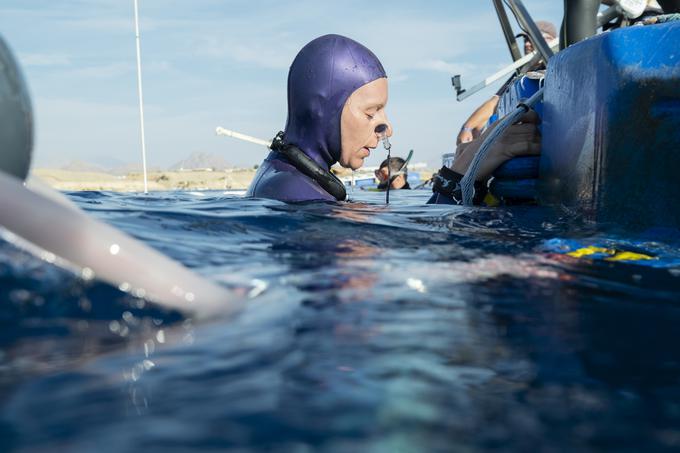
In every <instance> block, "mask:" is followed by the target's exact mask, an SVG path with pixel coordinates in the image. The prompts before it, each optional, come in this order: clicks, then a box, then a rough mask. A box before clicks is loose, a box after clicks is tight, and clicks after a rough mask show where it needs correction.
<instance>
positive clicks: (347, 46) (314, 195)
mask: <svg viewBox="0 0 680 453" xmlns="http://www.w3.org/2000/svg"><path fill="white" fill-rule="evenodd" d="M382 77H387V75H386V74H385V69H384V68H383V66H382V64H381V63H380V60H378V57H376V56H375V55H374V54H373V52H371V51H370V50H368V49H367V48H366V47H364V46H363V45H361V44H359V43H358V42H356V41H354V40H352V39H349V38H346V37H344V36H340V35H324V36H321V37H319V38H316V39H314V40H313V41H311V42H310V43H308V44H307V45H306V46H304V47H303V48H302V50H300V52H299V53H298V54H297V56H296V57H295V60H293V63H292V64H291V67H290V71H289V73H288V119H287V121H286V128H285V130H284V136H283V141H284V142H285V143H286V144H290V145H295V146H297V147H298V148H299V149H300V150H302V151H303V152H304V153H305V154H306V155H307V156H309V157H311V158H312V159H313V160H314V161H315V162H316V163H317V164H319V165H320V166H321V167H323V168H325V169H326V170H328V169H330V167H331V165H333V164H334V163H336V162H337V161H338V160H339V159H340V151H341V140H340V117H341V115H342V110H343V107H344V106H345V102H346V101H347V99H348V98H349V97H350V95H351V94H352V93H353V92H354V91H356V90H357V89H358V88H360V87H362V86H364V85H366V84H367V83H370V82H372V81H374V80H377V79H379V78H382ZM319 191H320V192H319ZM248 195H250V196H255V197H262V198H274V199H278V200H283V201H303V200H308V199H334V198H333V197H332V196H330V194H327V193H326V192H325V191H324V190H323V189H321V188H320V187H319V186H318V184H317V183H316V182H315V181H314V180H312V179H311V178H309V177H307V176H305V175H304V174H302V173H300V172H299V171H298V170H297V169H295V167H293V166H292V165H290V163H289V162H287V161H286V159H285V158H284V157H283V156H282V155H281V154H280V153H277V152H272V153H271V154H270V155H269V156H268V157H267V159H265V161H264V162H263V164H262V166H261V167H260V169H259V171H258V173H257V175H255V179H254V180H253V182H252V183H251V186H250V188H249V190H248Z"/></svg>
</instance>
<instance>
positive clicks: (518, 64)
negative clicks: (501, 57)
mask: <svg viewBox="0 0 680 453" xmlns="http://www.w3.org/2000/svg"><path fill="white" fill-rule="evenodd" d="M558 44H559V41H558V40H553V41H551V42H550V43H549V45H550V48H551V49H553V50H556V49H557V45H558ZM536 54H538V52H537V51H535V50H534V51H533V52H530V53H528V54H526V55H525V56H523V57H522V58H520V59H519V60H517V61H515V62H514V63H512V64H511V65H509V66H506V67H504V68H503V69H501V70H499V71H498V72H496V73H495V74H492V75H490V76H489V77H487V78H486V79H484V80H482V81H481V82H479V83H478V84H476V85H474V86H472V87H470V88H468V89H466V90H465V92H463V93H461V94H460V95H459V96H457V97H456V99H457V100H458V101H462V100H464V99H467V98H469V97H470V96H472V95H473V94H475V93H476V92H478V91H479V90H481V89H483V88H486V87H488V86H489V85H491V84H492V83H494V82H495V81H496V80H498V79H500V78H502V77H503V76H505V75H508V74H510V73H511V72H513V71H514V70H516V69H517V68H519V67H521V66H524V65H525V64H527V63H529V62H530V61H531V60H532V58H534V57H535V56H536Z"/></svg>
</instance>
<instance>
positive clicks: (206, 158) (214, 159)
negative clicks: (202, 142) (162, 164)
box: [168, 151, 231, 170]
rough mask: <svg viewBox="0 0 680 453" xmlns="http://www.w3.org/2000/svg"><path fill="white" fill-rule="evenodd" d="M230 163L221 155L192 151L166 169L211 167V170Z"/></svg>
mask: <svg viewBox="0 0 680 453" xmlns="http://www.w3.org/2000/svg"><path fill="white" fill-rule="evenodd" d="M230 167H231V165H230V164H229V162H227V161H226V160H225V159H224V158H223V157H222V156H219V155H217V154H211V153H204V152H200V151H197V152H194V153H192V154H191V155H190V156H189V157H187V158H186V159H182V160H180V161H179V162H177V163H176V164H174V165H172V166H170V168H169V169H168V170H199V169H204V168H211V169H213V170H224V169H225V168H230Z"/></svg>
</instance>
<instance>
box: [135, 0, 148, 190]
mask: <svg viewBox="0 0 680 453" xmlns="http://www.w3.org/2000/svg"><path fill="white" fill-rule="evenodd" d="M134 2H135V43H136V45H137V92H138V93H139V124H140V128H141V131H142V169H143V170H144V193H149V188H148V182H147V176H146V139H145V138H144V96H143V95H142V58H141V51H140V49H139V13H138V12H137V9H138V6H137V0H134Z"/></svg>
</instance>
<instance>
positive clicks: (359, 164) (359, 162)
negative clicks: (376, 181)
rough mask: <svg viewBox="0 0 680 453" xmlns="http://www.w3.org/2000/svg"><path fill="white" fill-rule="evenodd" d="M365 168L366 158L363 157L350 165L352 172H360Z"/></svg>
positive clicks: (354, 160)
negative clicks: (359, 170)
mask: <svg viewBox="0 0 680 453" xmlns="http://www.w3.org/2000/svg"><path fill="white" fill-rule="evenodd" d="M363 166H364V158H363V157H357V158H356V159H353V160H352V161H351V162H350V163H349V168H351V169H352V170H358V169H360V168H361V167H363Z"/></svg>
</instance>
